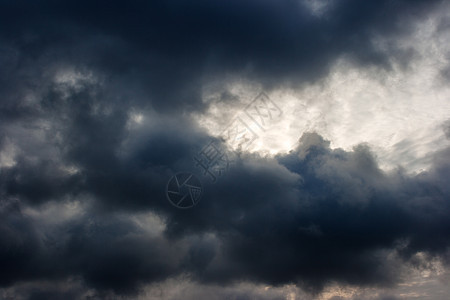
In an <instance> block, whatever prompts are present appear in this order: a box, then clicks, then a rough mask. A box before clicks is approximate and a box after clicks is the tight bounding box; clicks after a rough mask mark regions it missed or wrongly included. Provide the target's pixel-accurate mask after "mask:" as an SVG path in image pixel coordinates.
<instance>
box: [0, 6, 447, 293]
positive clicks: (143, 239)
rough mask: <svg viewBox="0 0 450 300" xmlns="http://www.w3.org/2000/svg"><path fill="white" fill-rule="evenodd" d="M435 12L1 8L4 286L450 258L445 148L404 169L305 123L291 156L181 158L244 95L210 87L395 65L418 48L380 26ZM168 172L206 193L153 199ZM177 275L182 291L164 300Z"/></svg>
mask: <svg viewBox="0 0 450 300" xmlns="http://www.w3.org/2000/svg"><path fill="white" fill-rule="evenodd" d="M439 7H444V8H447V6H445V4H442V2H441V1H419V0H415V1H401V0H398V1H354V0H344V1H338V2H332V3H331V2H326V1H325V2H324V1H291V0H286V1H227V2H213V1H198V2H195V3H190V2H185V1H150V2H148V1H137V2H133V3H132V4H124V3H123V2H118V1H98V2H95V3H92V2H85V1H68V2H67V1H66V2H64V4H63V3H59V2H56V1H36V2H33V3H26V2H23V1H2V2H1V4H0V24H1V26H0V28H1V29H0V266H1V267H0V287H1V288H2V289H1V293H2V297H4V298H6V299H8V298H24V299H27V298H30V299H45V298H52V299H59V298H61V299H67V298H74V299H76V298H79V299H82V298H85V297H94V298H95V297H97V298H108V297H109V298H111V297H118V296H122V297H124V298H133V297H143V298H145V297H150V298H151V297H152V296H149V294H147V296H145V295H146V292H147V293H150V294H151V293H154V292H155V289H156V290H157V288H155V286H157V285H161V286H162V288H161V289H163V290H165V293H164V295H166V296H161V297H166V298H167V299H179V298H180V297H182V296H183V295H185V296H186V297H187V299H189V297H190V298H192V299H195V298H196V297H211V296H210V295H211V294H215V295H218V296H216V297H217V299H221V298H227V297H228V298H230V297H235V298H238V297H242V298H244V299H246V297H247V298H248V297H258V298H261V299H280V298H281V297H283V298H286V299H289V298H288V297H291V296H290V295H291V293H293V295H294V296H295V295H296V294H297V295H300V294H301V295H303V296H304V297H311V298H314V297H315V296H316V295H318V293H320V292H323V291H324V290H326V289H327V288H328V287H329V285H330V284H338V285H350V286H356V287H360V288H390V287H394V286H395V285H396V284H398V283H400V282H402V280H403V278H404V277H405V276H406V274H408V273H409V272H411V270H413V269H419V270H425V269H429V268H430V265H432V262H434V261H439V263H441V264H442V266H443V268H445V269H447V268H448V262H449V256H448V253H449V252H448V249H449V243H450V221H449V218H448V215H449V213H450V202H449V199H450V188H449V187H448V184H447V179H448V178H449V177H450V148H445V149H443V150H440V151H437V152H435V153H433V154H432V155H431V158H430V160H431V165H432V166H431V167H430V168H429V169H428V170H426V171H423V172H420V173H417V174H409V173H407V172H405V171H404V170H402V169H401V168H394V169H393V170H391V171H389V172H388V171H385V170H383V169H382V168H380V166H379V163H378V161H377V158H376V154H375V153H374V150H373V149H372V148H371V147H370V146H368V145H367V144H364V143H361V144H358V145H357V146H355V147H354V148H353V149H352V150H344V149H340V148H332V147H331V146H330V141H328V140H326V139H325V138H324V137H323V136H321V135H319V134H318V133H315V132H299V133H298V135H299V137H300V138H299V141H298V144H297V145H296V147H295V149H294V150H292V151H291V152H289V153H284V154H282V153H280V154H277V155H275V156H265V155H263V154H261V153H257V152H256V153H248V152H240V153H235V157H234V162H233V165H232V166H231V167H230V168H229V170H227V172H226V173H225V174H224V175H223V176H221V177H220V178H219V180H218V182H217V183H215V184H213V183H212V182H211V181H210V180H209V178H208V177H207V176H203V175H202V172H201V170H200V169H199V168H197V167H195V163H194V161H193V157H194V155H195V154H196V153H197V151H198V150H199V148H201V147H202V146H203V145H205V144H206V143H207V142H208V141H210V140H211V139H214V137H211V136H209V134H208V132H207V131H206V130H205V129H204V128H202V127H201V126H200V125H199V123H198V120H197V119H196V117H195V116H198V115H202V114H203V113H204V112H205V111H207V110H208V109H211V108H212V107H214V105H219V104H220V103H231V104H232V105H235V104H234V103H237V102H234V101H236V97H239V96H235V95H233V94H231V93H226V92H224V93H222V94H221V95H220V97H217V98H214V99H213V100H212V101H205V99H204V98H203V92H204V87H205V86H206V85H208V84H213V83H214V84H215V83H217V82H220V81H221V80H222V79H223V80H224V81H226V80H228V79H229V78H230V77H233V78H238V79H239V78H246V80H249V81H252V82H256V83H258V84H260V86H261V87H262V88H264V89H265V90H268V91H270V90H272V89H280V88H283V87H286V86H293V85H299V86H302V85H307V84H309V83H314V82H318V81H320V80H321V79H323V78H325V77H326V76H328V75H329V73H328V72H329V71H330V68H331V66H332V65H333V64H334V63H335V62H336V60H339V59H341V58H343V57H344V58H346V59H349V60H351V61H353V62H354V63H355V66H357V67H358V68H363V69H364V68H368V67H375V68H380V69H383V70H385V71H386V72H389V71H390V70H391V69H390V68H391V67H392V62H393V61H395V62H401V63H402V64H404V65H405V66H407V65H408V64H409V63H410V61H412V60H413V59H414V55H415V54H414V49H409V48H408V47H406V48H398V47H396V46H389V45H388V46H387V48H383V49H380V47H378V45H376V43H375V42H374V41H375V38H376V37H377V36H390V37H397V36H398V37H401V36H403V35H405V34H408V33H409V32H411V31H413V30H415V28H414V26H413V24H414V20H415V19H416V18H422V17H424V16H427V14H429V13H430V12H431V11H432V10H434V9H436V8H439ZM444 25H445V24H444ZM444 25H442V26H444ZM405 68H406V67H405ZM317 101H319V100H317ZM220 122H222V121H221V120H218V123H220ZM441 129H442V130H444V133H445V135H447V136H448V124H447V123H445V124H443V125H441ZM223 147H224V148H225V147H226V145H223ZM180 170H183V171H188V172H192V173H194V174H197V175H198V177H199V178H200V179H201V180H202V182H203V185H204V186H203V187H204V194H203V198H202V200H201V201H200V202H199V204H198V205H197V206H195V207H194V208H193V209H190V210H177V209H176V208H174V207H173V206H171V205H170V203H169V202H168V201H167V199H166V196H165V190H164V188H165V186H166V183H167V181H168V180H169V179H170V178H171V176H172V175H173V174H175V173H176V172H178V171H180ZM186 282H188V284H187V283H186ZM177 283H178V284H187V285H188V286H189V285H193V286H194V288H193V289H190V290H189V292H188V293H186V294H184V293H176V292H174V294H172V295H169V294H167V289H171V288H173V286H176V285H177ZM219 286H222V287H224V288H223V289H220V288H218V287H219ZM263 286H266V287H267V289H266V288H265V287H263ZM198 287H204V288H205V289H206V290H207V291H210V292H209V294H208V292H205V293H200V292H198V294H197V291H195V289H196V288H198ZM269 288H270V289H272V290H269V291H268V289H269ZM149 289H150V290H151V292H149ZM390 296H391V295H390V294H379V295H378V294H377V297H378V298H379V299H383V297H388V298H387V299H389V297H390ZM156 297H157V296H155V298H156ZM161 297H160V298H161ZM264 297H265V298H264ZM373 299H375V298H373Z"/></svg>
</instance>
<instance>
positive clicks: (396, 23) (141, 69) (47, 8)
mask: <svg viewBox="0 0 450 300" xmlns="http://www.w3.org/2000/svg"><path fill="white" fill-rule="evenodd" d="M435 2H439V1H355V0H346V1H339V2H335V3H332V4H330V7H329V8H328V10H327V12H326V14H325V15H324V16H323V17H321V18H318V17H315V16H313V15H312V14H311V12H310V10H309V9H307V7H306V6H305V5H303V4H302V2H301V1H293V0H289V1H226V2H223V1H196V2H187V1H136V2H133V3H129V4H126V5H125V4H124V3H123V2H118V1H96V2H95V3H92V2H89V1H88V2H84V1H65V2H64V3H62V2H57V1H34V2H33V3H27V2H23V1H3V2H2V9H1V12H0V14H1V17H0V20H1V21H0V22H1V26H0V28H2V29H1V31H0V38H1V39H2V43H3V44H5V49H4V50H3V53H4V54H5V55H4V57H6V59H4V60H3V61H4V63H3V65H2V69H3V71H2V78H3V79H2V81H3V84H2V86H4V87H3V88H4V89H7V90H8V89H9V88H8V86H10V83H11V80H12V81H13V82H14V81H16V80H17V81H20V80H22V79H28V81H31V80H33V81H34V80H35V79H30V78H27V77H28V76H32V74H30V73H31V72H35V73H37V74H35V75H36V76H33V78H36V77H37V78H39V77H40V76H39V75H38V74H39V71H40V70H39V68H34V67H33V69H34V70H29V69H27V70H26V72H27V73H28V74H23V73H22V74H21V72H18V70H20V69H21V67H22V66H23V65H24V64H27V63H32V62H43V63H45V60H47V64H46V65H52V66H54V65H58V64H74V65H76V66H77V67H78V68H83V67H86V68H92V69H95V70H97V71H99V72H101V73H103V74H105V75H106V76H107V77H108V78H109V80H110V82H111V84H112V86H111V87H110V88H111V89H114V90H116V91H118V92H119V93H118V95H119V96H122V97H126V98H127V101H138V100H140V101H143V99H142V98H144V99H145V101H147V102H149V103H151V105H152V106H154V107H157V108H165V109H166V110H167V109H169V108H170V109H171V110H174V109H176V108H177V106H182V107H185V108H186V107H187V108H190V109H192V108H195V109H201V108H202V103H201V99H200V87H201V85H202V83H204V82H205V81H207V80H208V79H209V78H214V77H219V78H220V77H222V76H223V75H224V74H228V73H235V74H245V75H246V76H247V77H248V78H253V79H255V80H257V81H258V82H261V83H263V84H264V83H266V84H268V87H270V86H274V85H278V84H282V83H286V82H292V83H295V84H296V85H298V84H299V83H301V82H302V80H314V79H317V78H319V76H321V75H324V74H325V73H326V71H327V70H328V67H329V66H330V64H331V63H332V62H333V60H334V59H335V58H337V57H339V56H340V55H346V56H348V57H350V58H352V59H354V60H356V61H358V62H361V63H363V64H376V65H379V64H381V65H383V66H388V61H389V59H392V57H389V55H391V54H394V53H395V51H393V52H392V53H383V52H380V51H379V50H376V49H375V48H374V46H373V44H372V40H371V39H372V38H373V37H374V36H375V35H377V34H390V35H395V34H398V33H404V32H407V31H408V30H410V27H409V25H408V24H409V22H408V21H409V20H410V19H413V18H417V17H420V16H421V15H423V14H424V13H425V12H426V11H427V10H428V9H431V8H432V7H433V3H435ZM391 50H395V49H391ZM400 54H401V53H400ZM397 58H399V59H401V58H402V56H401V55H398V57H397ZM10 76H12V78H10ZM24 77H25V78H24ZM299 79H301V80H300V81H299ZM124 90H126V91H124ZM13 91H14V92H13V93H17V92H18V91H17V90H16V89H14V86H13ZM141 93H144V95H142V94H141ZM9 98H11V97H9Z"/></svg>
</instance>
